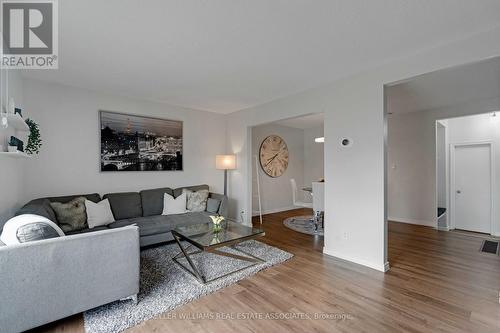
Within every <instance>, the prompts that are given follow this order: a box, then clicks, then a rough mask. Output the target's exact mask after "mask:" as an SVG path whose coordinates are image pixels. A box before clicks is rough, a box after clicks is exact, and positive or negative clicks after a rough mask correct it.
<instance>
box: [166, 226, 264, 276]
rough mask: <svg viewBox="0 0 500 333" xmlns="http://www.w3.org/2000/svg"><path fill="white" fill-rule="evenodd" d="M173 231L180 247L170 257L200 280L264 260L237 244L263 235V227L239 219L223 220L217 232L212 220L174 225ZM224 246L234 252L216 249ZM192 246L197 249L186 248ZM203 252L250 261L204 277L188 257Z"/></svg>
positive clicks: (232, 272)
mask: <svg viewBox="0 0 500 333" xmlns="http://www.w3.org/2000/svg"><path fill="white" fill-rule="evenodd" d="M172 235H173V236H174V239H175V241H176V242H177V245H179V248H180V249H181V252H179V253H178V254H176V255H175V256H174V257H173V258H172V259H173V260H174V261H175V262H176V263H177V264H178V265H179V266H181V267H182V268H183V269H185V270H186V271H187V272H189V273H190V274H192V275H193V276H194V277H195V278H196V279H197V280H198V281H199V282H201V283H203V284H206V283H209V282H212V281H215V280H218V279H220V278H223V277H226V276H228V275H230V274H234V273H236V272H239V271H241V270H244V269H247V268H249V267H253V266H255V265H258V264H260V263H262V262H264V260H263V259H261V258H258V257H256V256H254V255H252V254H250V253H247V252H244V251H243V250H241V249H238V248H237V245H238V244H239V243H241V242H244V241H247V240H250V239H256V238H259V237H262V236H264V235H265V233H264V230H262V229H259V228H251V227H247V226H245V225H242V224H240V223H236V222H231V221H227V220H226V221H224V222H223V223H222V229H221V230H220V231H217V232H216V231H214V229H213V224H212V223H202V224H193V225H188V226H182V227H177V228H175V229H173V230H172ZM182 241H185V242H187V243H189V245H188V246H186V247H184V246H183V245H182V243H181V242H182ZM225 246H227V247H229V248H231V249H232V250H233V251H232V252H236V253H230V252H225V251H221V250H219V248H221V247H225ZM192 247H195V248H197V249H198V250H195V251H193V252H189V249H190V248H192ZM202 252H209V253H213V254H217V255H219V256H223V257H229V258H233V259H238V260H243V261H248V262H251V263H252V264H251V265H248V266H245V267H243V268H241V269H237V270H234V271H231V272H229V273H227V274H224V275H221V276H218V277H216V278H213V279H211V280H207V278H206V277H205V275H204V274H203V273H202V272H200V270H199V269H198V268H197V267H196V265H195V264H194V262H193V260H192V258H191V256H193V255H195V254H197V253H202ZM181 257H184V258H186V261H187V262H188V264H189V266H190V267H187V266H186V265H184V264H182V263H181V262H180V261H179V258H181Z"/></svg>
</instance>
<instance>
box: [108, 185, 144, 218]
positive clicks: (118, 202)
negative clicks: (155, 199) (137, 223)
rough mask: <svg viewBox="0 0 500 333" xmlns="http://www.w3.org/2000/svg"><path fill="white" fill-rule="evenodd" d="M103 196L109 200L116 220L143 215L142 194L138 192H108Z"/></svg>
mask: <svg viewBox="0 0 500 333" xmlns="http://www.w3.org/2000/svg"><path fill="white" fill-rule="evenodd" d="M103 198H104V199H108V200H109V204H110V205H111V210H112V211H113V215H114V217H115V220H123V219H130V218H134V217H141V216H142V205H141V195H140V194H139V193H138V192H123V193H108V194H106V195H105V196H104V197H103Z"/></svg>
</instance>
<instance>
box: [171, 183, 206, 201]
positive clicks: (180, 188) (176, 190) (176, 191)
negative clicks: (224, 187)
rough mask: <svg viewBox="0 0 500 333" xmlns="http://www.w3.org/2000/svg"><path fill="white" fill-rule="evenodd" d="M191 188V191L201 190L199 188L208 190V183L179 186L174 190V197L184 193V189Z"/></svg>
mask: <svg viewBox="0 0 500 333" xmlns="http://www.w3.org/2000/svg"><path fill="white" fill-rule="evenodd" d="M183 189H186V190H191V191H199V190H208V189H209V188H208V185H205V184H204V185H193V186H185V187H178V188H176V189H175V190H174V198H177V197H178V196H179V195H181V194H182V190H183Z"/></svg>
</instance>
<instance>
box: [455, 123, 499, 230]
mask: <svg viewBox="0 0 500 333" xmlns="http://www.w3.org/2000/svg"><path fill="white" fill-rule="evenodd" d="M448 132H449V141H450V145H451V144H461V143H471V142H484V141H489V142H492V143H493V154H494V155H493V159H494V166H495V169H494V170H493V172H494V177H493V181H494V184H493V199H494V206H493V221H494V226H493V228H494V229H493V231H492V233H493V234H495V235H499V236H500V218H499V216H500V215H499V212H500V188H499V186H498V181H496V182H495V180H498V179H500V163H499V162H498V161H500V117H499V116H497V117H492V116H491V113H487V114H481V115H476V116H470V117H461V118H453V119H448Z"/></svg>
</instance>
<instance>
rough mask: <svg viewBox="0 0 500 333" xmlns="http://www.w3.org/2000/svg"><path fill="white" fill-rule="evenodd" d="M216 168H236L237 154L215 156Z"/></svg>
mask: <svg viewBox="0 0 500 333" xmlns="http://www.w3.org/2000/svg"><path fill="white" fill-rule="evenodd" d="M215 168H216V169H219V170H233V169H236V155H217V156H216V157H215Z"/></svg>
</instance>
